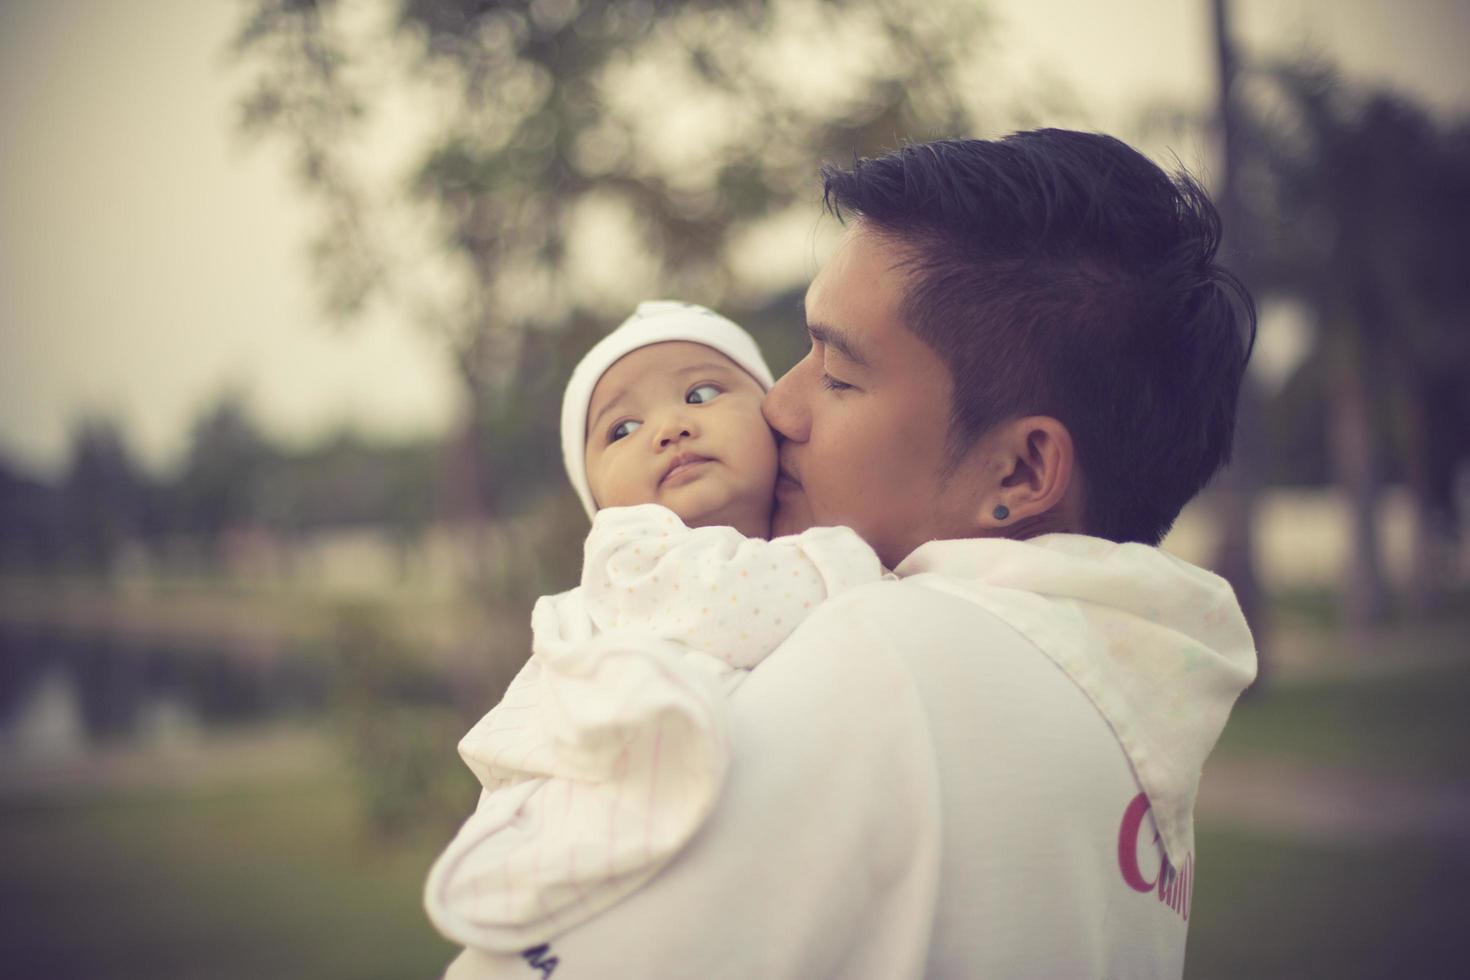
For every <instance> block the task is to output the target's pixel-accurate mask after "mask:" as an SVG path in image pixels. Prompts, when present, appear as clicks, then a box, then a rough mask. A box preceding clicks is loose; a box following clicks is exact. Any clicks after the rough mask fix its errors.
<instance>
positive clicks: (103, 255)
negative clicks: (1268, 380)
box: [0, 0, 1470, 471]
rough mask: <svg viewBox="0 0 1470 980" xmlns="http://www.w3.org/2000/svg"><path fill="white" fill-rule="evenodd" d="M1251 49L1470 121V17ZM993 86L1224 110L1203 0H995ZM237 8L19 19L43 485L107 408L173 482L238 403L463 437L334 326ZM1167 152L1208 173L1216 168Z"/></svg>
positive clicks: (13, 64) (4, 48) (15, 101)
mask: <svg viewBox="0 0 1470 980" xmlns="http://www.w3.org/2000/svg"><path fill="white" fill-rule="evenodd" d="M1235 7H1236V19H1237V25H1236V27H1237V33H1238V35H1239V36H1240V38H1241V39H1242V40H1243V41H1244V42H1245V43H1246V44H1247V45H1248V46H1250V47H1251V48H1253V49H1255V50H1262V49H1270V50H1292V49H1294V48H1297V47H1300V46H1302V45H1303V44H1309V45H1311V46H1313V47H1314V48H1315V49H1316V50H1319V51H1325V52H1328V53H1330V54H1332V55H1334V56H1335V57H1336V58H1337V59H1338V61H1339V62H1340V63H1341V64H1342V66H1343V67H1344V69H1345V70H1346V71H1347V72H1348V74H1349V76H1350V77H1351V78H1353V79H1355V80H1366V81H1373V82H1379V83H1383V84H1388V85H1391V86H1394V87H1397V88H1400V89H1402V90H1404V91H1407V92H1410V93H1412V94H1415V95H1417V96H1419V97H1420V98H1422V99H1425V100H1426V101H1428V102H1429V103H1430V104H1431V105H1433V106H1435V107H1436V108H1438V109H1440V110H1441V111H1444V112H1455V111H1458V112H1459V113H1466V112H1470V68H1467V61H1470V59H1466V58H1465V57H1464V55H1463V51H1464V50H1465V49H1466V47H1467V46H1470V4H1463V3H1460V2H1457V0H1401V2H1399V3H1388V2H1368V0H1236V4H1235ZM990 8H991V9H992V10H993V11H994V12H995V14H996V17H997V20H998V32H997V34H996V35H995V36H994V38H993V40H992V42H991V47H990V49H989V50H988V51H987V52H985V53H984V57H987V58H989V59H991V60H990V63H992V64H995V65H996V66H997V71H996V75H997V79H998V81H999V82H1001V84H997V86H996V91H997V92H998V93H999V95H998V99H999V100H1001V101H1003V100H1004V96H1005V93H1006V92H1008V91H1017V92H1022V93H1024V92H1026V91H1035V90H1036V89H1037V86H1039V85H1052V84H1054V85H1060V86H1062V87H1065V88H1067V89H1069V90H1070V91H1071V92H1072V93H1073V98H1074V99H1075V101H1076V102H1077V104H1079V105H1080V106H1081V107H1082V110H1083V111H1082V113H1081V114H1080V115H1079V116H1078V117H1076V118H1068V119H1064V120H1057V121H1058V122H1061V123H1063V124H1067V125H1088V126H1091V127H1095V128H1099V129H1104V130H1108V131H1111V132H1116V133H1118V134H1119V135H1122V136H1124V137H1125V138H1129V137H1130V136H1133V135H1134V134H1133V133H1132V132H1131V130H1132V129H1133V127H1134V125H1135V122H1136V118H1137V116H1138V112H1139V109H1140V107H1141V106H1143V105H1144V104H1146V103H1149V102H1153V101H1157V100H1159V99H1161V98H1166V97H1167V98H1170V99H1173V100H1175V101H1179V102H1184V103H1187V104H1194V105H1198V106H1201V107H1203V106H1205V105H1206V104H1207V103H1208V101H1209V100H1210V99H1211V98H1212V91H1213V90H1212V76H1213V68H1212V63H1211V60H1210V59H1211V51H1210V46H1209V45H1210V42H1209V35H1208V29H1207V28H1208V22H1207V16H1208V3H1207V0H1136V2H1131V3H1125V2H1115V3H1111V4H1101V3H1078V2H1066V0H992V2H991V3H990ZM241 10H242V5H241V4H238V3H235V2H230V0H148V2H147V3H146V4H136V3H132V4H123V3H115V2H109V0H0V453H3V454H4V455H5V456H6V457H8V458H11V459H14V460H18V461H19V462H21V463H22V464H24V465H26V466H28V467H30V468H33V469H36V470H40V471H49V470H53V469H54V468H55V467H56V466H58V465H59V464H60V462H61V460H62V457H63V454H64V451H65V446H66V439H67V432H68V430H69V428H70V426H71V425H72V424H73V423H74V421H75V420H76V419H77V418H78V417H79V416H80V415H83V414H85V413H88V412H95V413H106V414H110V415H114V416H116V417H118V418H120V419H121V420H122V422H123V424H124V426H125V428H126V431H127V433H128V435H129V437H130V439H131V441H132V444H133V447H134V448H135V449H136V450H138V451H139V453H140V454H141V455H142V456H143V458H144V459H145V460H146V461H148V462H150V463H152V464H154V465H167V464H168V463H170V462H172V461H173V460H174V459H175V458H176V457H177V454H178V453H179V451H180V449H181V447H182V445H183V440H184V436H185V427H186V426H187V424H188V422H189V420H190V419H192V418H193V417H194V416H195V414H196V413H197V412H198V411H199V409H200V408H201V406H202V405H204V404H205V403H207V402H208V401H209V400H210V399H211V398H212V397H213V396H214V395H215V394H217V392H218V391H219V390H220V389H221V387H222V386H224V385H226V384H235V385H238V386H241V387H243V389H244V390H245V391H246V392H247V393H248V395H249V399H250V403H251V405H252V407H253V409H254V411H255V414H256V416H257V417H258V418H259V419H260V420H261V422H262V423H263V424H264V425H265V427H266V428H267V429H268V430H269V431H270V432H272V433H273V434H275V435H277V436H281V437H285V438H290V439H295V440H305V439H310V438H313V437H315V436H317V435H319V434H320V433H322V432H323V431H324V430H327V429H330V428H333V427H336V426H338V425H340V424H342V423H344V422H350V423H352V424H354V425H356V426H358V427H359V428H361V429H364V430H367V431H371V432H383V433H395V434H411V433H425V432H434V431H441V430H442V429H443V428H444V427H445V426H446V425H447V424H448V421H449V419H450V418H451V417H452V415H453V413H454V407H455V406H454V391H453V387H452V385H451V383H450V379H449V376H448V373H447V371H446V370H445V366H444V361H443V358H442V356H441V355H440V353H439V352H438V351H437V350H436V349H435V348H434V347H433V346H432V344H431V343H430V342H429V341H428V340H427V338H425V337H424V336H422V335H421V334H420V333H418V332H417V331H416V330H415V329H414V328H413V327H412V326H411V325H410V324H407V323H402V322H397V321H396V320H394V319H393V318H392V317H391V316H390V315H389V314H386V313H380V314H378V315H376V316H375V317H374V318H373V319H370V320H368V321H366V322H362V323H359V324H358V325H356V327H354V328H353V329H352V330H350V331H348V332H334V331H333V330H332V329H331V328H330V327H329V326H328V325H327V324H326V323H325V321H324V318H323V317H322V315H321V313H320V310H319V306H318V301H317V294H316V292H315V290H314V286H313V283H312V281H311V275H310V270H309V267H308V264H307V263H306V261H305V249H306V243H307V240H308V238H309V235H310V233H311V230H312V227H313V226H312V221H311V211H310V206H309V204H308V202H307V201H306V199H305V198H303V196H302V195H301V193H300V192H299V191H298V190H297V189H296V188H295V186H294V185H293V183H292V181H291V178H290V174H289V172H288V168H287V161H286V159H285V156H284V154H282V153H281V152H279V150H278V149H275V148H272V147H269V146H257V147H253V148H252V147H248V146H246V145H245V143H244V141H243V140H242V139H241V137H239V135H238V134H237V132H236V130H235V104H236V102H237V101H238V99H239V96H240V94H241V92H242V91H243V88H244V86H245V84H246V79H247V77H248V74H247V73H246V72H245V71H242V70H241V69H240V68H239V67H232V66H231V64H230V63H229V61H228V59H227V57H226V46H227V42H228V40H229V38H230V36H231V35H232V33H233V31H234V30H235V28H236V26H237V21H238V18H239V16H240V12H241ZM1144 148H1145V149H1146V150H1148V151H1149V152H1153V153H1162V152H1168V151H1170V150H1172V151H1176V152H1178V153H1179V155H1180V157H1181V158H1182V159H1184V160H1185V162H1186V163H1189V164H1198V163H1200V162H1201V161H1200V156H1201V155H1202V154H1203V153H1204V152H1205V151H1203V150H1201V149H1200V148H1198V147H1156V146H1152V145H1147V144H1145V146H1144Z"/></svg>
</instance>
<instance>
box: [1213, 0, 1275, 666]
mask: <svg viewBox="0 0 1470 980" xmlns="http://www.w3.org/2000/svg"><path fill="white" fill-rule="evenodd" d="M1210 4H1211V7H1212V8H1213V9H1212V13H1213V14H1214V16H1213V18H1212V23H1213V26H1214V32H1215V66H1216V71H1217V82H1218V96H1217V97H1218V100H1219V101H1218V103H1217V109H1216V118H1217V120H1218V125H1219V127H1220V177H1219V188H1218V190H1217V192H1216V201H1215V203H1216V205H1217V206H1218V207H1219V209H1220V218H1221V223H1222V225H1223V227H1224V235H1223V240H1222V242H1221V246H1220V254H1221V256H1222V257H1223V259H1224V262H1225V264H1226V265H1227V266H1228V267H1229V268H1230V269H1231V271H1233V272H1235V273H1236V274H1237V275H1239V276H1241V277H1242V278H1243V279H1244V280H1245V281H1246V284H1247V286H1249V285H1250V278H1249V273H1250V268H1249V256H1250V253H1249V251H1248V250H1247V249H1246V248H1245V247H1243V246H1244V244H1245V242H1246V241H1247V240H1248V238H1249V235H1248V229H1247V228H1245V227H1244V224H1245V222H1244V217H1245V215H1244V212H1243V209H1242V208H1241V206H1240V160H1241V159H1242V158H1243V156H1244V149H1245V147H1244V141H1245V140H1246V139H1247V129H1246V127H1244V126H1242V125H1241V119H1240V100H1239V94H1238V92H1237V91H1236V86H1235V79H1236V62H1235V52H1234V49H1233V48H1232V46H1231V43H1230V30H1229V25H1230V18H1229V11H1228V9H1227V6H1228V3H1227V0H1210ZM1261 401H1262V399H1261V392H1260V388H1259V386H1258V384H1257V382H1256V381H1255V379H1254V377H1253V376H1252V375H1251V373H1250V372H1249V371H1247V372H1246V373H1245V377H1244V378H1242V379H1241V386H1240V403H1239V407H1238V409H1237V413H1236V422H1235V446H1234V451H1233V454H1232V457H1231V462H1230V465H1229V466H1227V467H1226V468H1225V469H1224V470H1223V471H1221V473H1220V476H1219V477H1218V478H1217V479H1216V481H1215V506H1216V519H1217V520H1218V522H1219V530H1220V537H1219V550H1218V551H1217V552H1216V554H1215V561H1214V566H1215V570H1216V571H1217V572H1219V573H1220V574H1221V575H1222V576H1224V577H1225V579H1226V580H1227V581H1229V582H1230V584H1231V586H1232V587H1233V588H1234V589H1235V595H1236V597H1237V598H1238V599H1239V600H1240V607H1241V609H1242V610H1243V611H1244V612H1245V617H1246V620H1247V621H1248V622H1249V623H1250V625H1251V631H1252V632H1253V633H1254V635H1255V640H1256V651H1257V654H1258V656H1259V658H1260V659H1259V671H1260V672H1259V673H1258V674H1257V677H1256V684H1255V687H1256V689H1257V690H1259V689H1260V688H1261V685H1262V683H1263V681H1264V680H1265V678H1266V674H1267V670H1266V665H1267V662H1268V657H1267V649H1268V643H1267V627H1268V624H1267V622H1266V607H1265V601H1264V596H1263V595H1262V593H1261V586H1260V580H1259V579H1258V578H1257V576H1256V553H1255V544H1254V541H1253V540H1252V535H1253V531H1254V528H1255V518H1256V504H1257V499H1258V497H1259V495H1260V488H1261V482H1262V476H1261V471H1262V469H1263V468H1264V461H1265V460H1264V457H1265V452H1264V449H1265V424H1264V418H1263V406H1262V404H1261Z"/></svg>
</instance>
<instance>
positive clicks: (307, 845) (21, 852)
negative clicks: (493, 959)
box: [0, 781, 453, 980]
mask: <svg viewBox="0 0 1470 980" xmlns="http://www.w3.org/2000/svg"><path fill="white" fill-rule="evenodd" d="M358 825H359V821H358V817H357V812H356V809H355V805H354V802H353V800H352V797H351V794H350V791H349V789H348V787H347V785H346V784H345V783H343V782H341V781H336V782H322V781H316V782H304V781H296V782H292V783H283V784H272V785H269V786H266V787H253V788H249V789H240V790H236V791H228V792H216V793H213V794H210V795H201V794H199V793H180V792H176V791H175V792H169V793H154V794H151V795H147V796H126V797H117V798H103V799H92V800H90V801H86V802H67V803H60V802H56V803H45V804H16V803H6V804H4V805H3V806H0V867H3V868H4V869H5V870H4V874H3V876H0V906H3V908H4V909H5V928H4V929H3V930H0V974H3V975H4V976H7V977H27V978H47V977H66V978H70V977H109V978H119V980H125V978H138V980H145V978H146V980H163V978H171V977H180V978H182V977H189V978H196V977H197V978H221V980H229V978H242V980H243V978H247V977H248V978H259V977H311V978H314V980H328V978H334V977H341V978H353V980H373V978H383V980H389V978H393V980H400V978H405V977H432V976H437V975H438V971H440V970H442V969H443V967H444V965H445V964H446V963H447V962H448V960H449V958H450V956H451V954H452V952H453V951H452V950H451V948H450V947H449V946H448V944H446V943H445V942H443V941H442V940H441V939H439V938H438V937H437V936H436V935H435V934H434V933H433V932H432V930H431V928H430V927H429V925H428V923H427V921H426V920H425V918H424V915H423V912H422V910H421V908H420V905H419V895H420V888H421V886H422V881H423V876H424V874H425V872H426V870H427V866H428V862H429V860H430V859H431V856H432V855H431V852H430V851H426V850H425V849H423V848H416V849H400V850H395V849H388V848H384V847H382V846H381V845H378V846H375V845H373V844H371V843H370V842H369V841H367V840H365V839H364V837H363V836H362V835H361V833H360V832H359V830H358Z"/></svg>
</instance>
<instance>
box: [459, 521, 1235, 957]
mask: <svg viewBox="0 0 1470 980" xmlns="http://www.w3.org/2000/svg"><path fill="white" fill-rule="evenodd" d="M896 571H897V572H898V574H899V575H900V576H903V579H902V580H901V581H898V582H891V581H889V582H879V583H875V584H873V585H868V586H864V587H861V588H859V589H856V590H854V591H852V592H849V593H846V594H844V595H842V596H840V597H838V598H837V599H834V600H832V601H829V602H828V603H827V604H825V605H824V606H823V607H822V608H821V609H819V610H818V611H817V612H816V613H815V614H814V615H813V616H812V617H811V618H810V619H808V620H807V621H806V622H805V623H804V624H803V625H802V626H801V627H800V628H799V629H798V630H797V631H796V632H795V633H794V634H793V635H792V636H791V637H790V639H788V640H787V641H786V642H785V643H784V644H783V645H782V646H781V647H780V648H778V649H777V650H776V651H775V652H774V653H773V654H772V655H771V656H770V657H769V658H768V659H767V660H766V661H764V662H763V663H762V664H760V665H759V666H758V667H757V668H756V669H755V670H754V671H752V673H751V674H750V676H749V678H748V679H747V680H746V682H745V683H744V685H743V686H741V687H740V688H739V689H738V690H737V691H736V692H735V693H734V695H733V696H732V698H731V699H730V701H729V703H728V707H729V711H730V715H729V719H728V722H729V731H730V745H731V753H732V764H731V768H730V772H729V776H728V782H727V786H726V789H725V793H724V795H723V796H722V798H721V799H720V801H719V803H718V805H717V806H716V808H715V810H714V812H713V813H712V814H711V816H710V818H709V821H708V822H707V823H706V825H705V826H704V828H703V829H702V830H701V831H700V832H699V833H698V834H697V835H696V836H695V838H694V839H693V840H692V841H691V842H690V843H689V845H688V847H687V848H686V849H685V850H684V851H683V852H682V853H681V854H680V855H679V856H678V857H677V858H676V859H675V860H674V861H673V862H672V863H671V864H670V865H669V866H668V867H666V868H665V869H664V870H663V872H662V873H660V874H659V875H658V876H657V877H656V878H654V879H653V880H651V881H650V882H649V883H648V884H647V885H645V886H644V887H643V888H642V889H641V890H640V891H638V892H636V893H635V894H633V895H632V896H630V897H629V898H628V899H626V900H624V901H623V902H621V903H619V904H618V905H615V906H613V907H612V908H609V909H607V910H606V911H604V912H603V913H602V914H601V915H599V916H597V917H596V918H594V919H592V920H591V921H589V922H587V923H585V924H583V925H581V926H579V927H577V928H575V929H573V930H571V931H570V932H567V933H566V934H564V935H562V936H560V937H559V938H557V939H555V940H554V941H553V942H552V943H550V944H549V945H546V946H540V947H536V948H533V949H531V950H527V951H525V952H524V953H523V954H521V955H520V956H515V955H493V954H488V953H481V952H478V951H469V952H466V954H465V955H463V956H461V957H460V958H459V959H458V960H457V961H456V962H455V963H454V964H453V966H452V967H451V970H450V973H449V976H450V977H455V978H460V977H489V976H511V977H534V976H538V975H539V976H551V975H553V974H554V976H555V977H556V978H557V980H568V978H575V977H579V976H598V977H613V978H616V977H690V976H699V977H729V978H745V977H762V978H782V977H792V978H795V977H853V978H858V977H871V978H874V980H877V978H894V977H920V976H923V977H936V978H942V977H972V976H1003V977H1024V976H1035V977H1063V976H1065V977H1071V976H1078V977H1082V976H1091V977H1104V976H1113V977H1151V976H1158V977H1177V976H1179V975H1180V974H1181V973H1182V971H1183V957H1184V939H1185V930H1186V922H1187V917H1188V914H1189V911H1190V909H1189V896H1190V893H1191V891H1192V883H1193V878H1194V875H1195V859H1194V855H1193V827H1192V823H1191V815H1192V812H1193V806H1194V795H1195V790H1196V787H1197V785H1198V780H1199V775H1200V768H1201V766H1202V765H1203V762H1204V759H1205V757H1206V756H1207V755H1208V754H1209V751H1210V749H1211V748H1212V747H1213V745H1214V743H1215V740H1216V739H1217V738H1218V736H1219V732H1220V729H1221V727H1222V726H1223V725H1224V722H1225V719H1226V717H1227V716H1228V713H1229V710H1230V706H1231V705H1232V704H1233V703H1234V700H1235V698H1236V696H1237V695H1238V694H1239V692H1240V691H1241V690H1242V689H1243V688H1244V687H1245V686H1246V685H1247V684H1249V683H1250V681H1251V679H1252V678H1253V677H1254V673H1255V654H1254V650H1253V647H1252V643H1251V639H1250V634H1249V631H1248V629H1247V627H1246V625H1245V622H1244V619H1243V618H1242V617H1241V615H1240V611H1239V608H1238V606H1237V605H1236V603H1235V600H1234V597H1233V595H1232V593H1231V591H1230V588H1229V586H1228V585H1227V584H1226V583H1225V582H1224V581H1223V580H1222V579H1220V578H1218V577H1216V576H1214V575H1212V574H1210V573H1208V572H1205V571H1202V570H1200V569H1197V568H1195V567H1193V566H1191V565H1188V564H1186V563H1184V562H1181V561H1178V560H1177V559H1174V558H1172V557H1170V556H1168V555H1166V554H1164V553H1162V552H1160V551H1158V550H1157V549H1153V548H1147V547H1143V546H1140V545H1116V544H1112V543H1110V542H1106V541H1101V540H1098V539H1094V538H1086V537H1081V536H1075V535H1048V536H1045V537H1042V538H1037V539H1033V540H1031V541H1027V542H1014V541H1008V540H1000V539H983V540H966V541H939V542H930V543H929V544H926V545H924V546H922V547H920V548H919V549H917V550H916V551H915V552H914V553H913V554H912V555H910V556H909V558H908V559H906V560H905V561H904V562H903V563H902V564H901V565H900V566H899V567H898V569H896Z"/></svg>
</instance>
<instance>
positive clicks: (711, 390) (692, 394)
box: [684, 385, 720, 405]
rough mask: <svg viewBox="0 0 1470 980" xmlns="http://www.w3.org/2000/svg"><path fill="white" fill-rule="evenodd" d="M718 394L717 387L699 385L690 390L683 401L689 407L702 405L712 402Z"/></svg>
mask: <svg viewBox="0 0 1470 980" xmlns="http://www.w3.org/2000/svg"><path fill="white" fill-rule="evenodd" d="M719 393H720V387H719V386H718V385H700V386H699V387H697V388H690V389H689V394H687V395H685V396H684V401H686V402H688V403H689V404H690V405H703V404H705V403H706V402H709V401H713V400H714V398H715V396H716V395H718V394H719Z"/></svg>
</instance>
